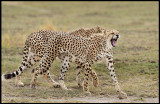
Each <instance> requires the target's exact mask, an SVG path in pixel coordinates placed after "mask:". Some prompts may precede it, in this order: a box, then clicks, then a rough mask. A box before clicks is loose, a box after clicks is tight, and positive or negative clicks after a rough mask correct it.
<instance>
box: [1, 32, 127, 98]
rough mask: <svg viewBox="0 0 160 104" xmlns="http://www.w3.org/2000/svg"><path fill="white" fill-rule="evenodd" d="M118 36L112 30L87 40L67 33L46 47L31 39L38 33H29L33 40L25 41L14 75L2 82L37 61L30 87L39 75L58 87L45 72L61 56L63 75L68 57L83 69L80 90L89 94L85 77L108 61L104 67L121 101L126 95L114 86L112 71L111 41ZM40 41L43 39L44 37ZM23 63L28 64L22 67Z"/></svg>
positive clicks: (52, 39)
mask: <svg viewBox="0 0 160 104" xmlns="http://www.w3.org/2000/svg"><path fill="white" fill-rule="evenodd" d="M40 32H42V31H40ZM118 33H119V32H118V31H116V30H111V31H106V32H103V33H95V34H94V35H93V36H90V37H88V38H85V37H81V36H74V35H71V34H69V33H56V35H54V36H51V37H50V38H48V40H47V41H48V43H47V42H46V41H45V40H43V39H42V37H41V38H39V39H37V40H36V41H39V42H35V38H34V37H36V36H38V35H39V32H38V33H33V34H32V35H30V36H31V37H32V36H33V37H32V38H28V39H27V40H26V44H25V48H24V57H23V62H22V65H21V66H20V67H19V69H18V70H17V71H15V72H13V73H11V74H5V75H4V78H5V79H7V78H12V77H15V76H18V75H19V73H20V74H21V73H22V72H23V70H24V69H25V68H29V67H30V66H32V65H33V64H35V62H38V61H40V59H41V58H42V61H41V62H40V65H39V66H37V67H36V68H35V70H34V77H33V80H32V83H31V86H35V84H36V78H37V75H38V74H43V76H44V78H46V79H47V81H48V82H50V83H51V84H53V86H54V87H59V84H58V83H57V82H56V81H54V80H53V79H51V77H50V74H49V68H50V67H51V64H52V63H53V61H54V60H55V58H56V57H61V55H62V57H63V55H64V54H66V55H65V56H67V58H66V57H65V58H64V60H66V61H65V62H64V63H63V64H64V65H63V66H62V68H63V69H65V70H63V71H64V72H65V71H66V70H67V69H68V68H67V66H66V67H64V66H65V65H68V66H69V62H70V60H71V59H72V57H75V58H76V59H77V60H78V61H77V62H80V67H81V68H83V69H85V71H86V73H85V80H84V84H83V90H84V91H85V92H87V93H89V89H88V80H89V74H92V69H91V65H92V64H93V63H94V62H96V61H99V60H102V59H103V60H104V59H105V60H108V61H106V62H108V65H107V67H108V69H109V71H110V75H111V78H112V79H113V81H114V82H115V87H116V89H117V92H118V93H119V98H125V97H126V94H125V93H123V92H122V91H121V89H120V87H119V85H118V81H117V78H116V75H115V72H114V67H113V54H112V46H113V43H112V42H111V41H112V40H117V39H118V37H119V35H118ZM41 34H42V33H41ZM97 34H98V35H97ZM43 38H46V36H44V37H43ZM42 40H43V41H42ZM46 43H47V44H46ZM33 44H34V45H33ZM32 45H33V47H32ZM43 45H44V46H45V47H44V48H42V46H43ZM35 46H36V47H38V48H39V49H40V50H38V51H37V50H36V49H35ZM27 50H29V51H27ZM26 56H27V57H26ZM26 61H27V62H28V63H25V62H26ZM66 62H68V63H66ZM18 83H20V82H18ZM62 84H63V82H62ZM123 95H124V97H123Z"/></svg>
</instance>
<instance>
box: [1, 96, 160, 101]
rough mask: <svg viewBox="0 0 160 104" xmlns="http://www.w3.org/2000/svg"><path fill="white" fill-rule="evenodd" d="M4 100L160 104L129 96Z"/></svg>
mask: <svg viewBox="0 0 160 104" xmlns="http://www.w3.org/2000/svg"><path fill="white" fill-rule="evenodd" d="M2 98H3V99H4V100H11V101H16V100H21V99H23V100H25V101H30V100H32V101H40V102H57V103H58V102H59V103H62V102H86V103H158V102H159V98H158V97H157V98H137V97H133V96H128V98H127V99H119V98H117V96H109V97H104V96H98V97H97V96H96V97H93V96H90V97H89V96H87V97H73V98H61V99H60V98H55V97H53V98H47V99H42V98H39V99H37V98H34V97H27V96H26V97H15V96H8V95H4V94H3V95H2Z"/></svg>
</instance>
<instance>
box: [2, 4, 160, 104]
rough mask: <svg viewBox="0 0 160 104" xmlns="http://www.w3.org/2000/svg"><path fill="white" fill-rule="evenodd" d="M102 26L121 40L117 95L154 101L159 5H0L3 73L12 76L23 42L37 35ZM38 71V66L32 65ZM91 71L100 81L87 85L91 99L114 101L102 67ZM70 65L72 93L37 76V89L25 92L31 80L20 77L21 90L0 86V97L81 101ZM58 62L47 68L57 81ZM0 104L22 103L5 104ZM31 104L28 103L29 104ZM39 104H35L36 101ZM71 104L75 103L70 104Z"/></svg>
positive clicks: (27, 75) (11, 83) (10, 83)
mask: <svg viewBox="0 0 160 104" xmlns="http://www.w3.org/2000/svg"><path fill="white" fill-rule="evenodd" d="M97 25H99V26H102V27H106V28H109V29H112V28H114V29H117V30H119V31H120V35H121V38H120V39H119V41H118V44H117V47H116V48H114V49H113V50H114V60H115V71H116V74H117V77H118V80H119V83H120V86H121V88H122V90H124V91H125V92H126V93H127V94H128V95H129V96H137V97H142V98H145V97H158V96H159V94H158V91H159V89H158V83H159V75H158V73H159V70H158V69H159V63H158V61H159V58H158V52H159V48H158V46H159V45H158V43H159V40H158V33H159V30H158V2H32V3H31V2H4V1H3V2H2V45H1V46H2V50H1V52H2V60H1V61H2V66H1V68H2V70H1V72H2V73H7V72H12V71H14V70H16V69H17V68H18V66H19V65H20V63H21V61H22V53H23V47H24V43H25V40H26V37H27V36H28V35H29V34H30V33H31V32H34V31H38V30H39V29H47V30H55V31H72V30H75V29H78V28H80V27H86V28H89V27H94V26H97ZM37 65H38V64H37ZM92 68H93V69H94V70H95V71H96V72H97V74H98V77H99V79H100V85H99V86H98V88H94V87H93V86H92V83H90V91H91V93H92V96H99V95H103V96H106V97H107V96H112V95H116V91H115V88H114V83H113V82H112V80H111V78H110V76H109V73H108V70H107V69H106V67H105V64H104V63H101V62H100V63H96V64H94V65H93V66H92ZM75 69H76V66H75V63H74V62H73V63H71V67H70V69H69V71H68V72H67V75H66V77H65V83H66V85H67V86H68V87H69V88H71V89H73V91H63V90H61V89H54V88H52V86H51V85H50V84H48V83H47V82H46V81H45V80H44V79H43V78H42V77H41V76H40V77H39V78H38V86H37V89H30V88H29V83H30V80H31V77H32V75H31V74H30V72H31V69H30V70H26V71H25V73H24V74H23V75H22V81H23V82H24V84H25V85H26V86H25V87H24V88H21V87H15V84H14V79H13V80H8V81H7V82H2V95H7V96H13V97H27V96H30V97H33V98H44V99H48V98H67V97H73V96H77V97H80V96H84V94H83V92H82V89H78V88H77V82H76V80H75V78H76V70H75ZM59 73H60V61H59V60H56V61H55V62H54V63H53V65H52V67H51V75H53V74H54V76H52V77H53V78H54V79H56V80H58V76H59ZM2 102H10V103H14V102H26V100H25V99H24V100H23V99H21V100H17V101H15V100H8V99H6V100H5V99H4V98H3V97H2ZM28 102H33V101H28ZM35 102H39V101H35ZM75 102H76V101H75Z"/></svg>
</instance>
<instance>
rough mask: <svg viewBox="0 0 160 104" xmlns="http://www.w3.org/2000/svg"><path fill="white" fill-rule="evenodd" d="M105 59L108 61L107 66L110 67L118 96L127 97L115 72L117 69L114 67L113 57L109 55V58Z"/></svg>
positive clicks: (120, 97)
mask: <svg viewBox="0 0 160 104" xmlns="http://www.w3.org/2000/svg"><path fill="white" fill-rule="evenodd" d="M105 61H106V66H107V67H108V69H109V72H110V76H111V78H112V80H113V81H114V82H115V88H116V90H117V93H118V95H119V96H118V97H119V99H124V98H127V94H126V93H124V92H123V91H121V89H120V86H119V84H118V81H117V78H116V74H115V71H114V67H113V58H112V57H108V58H106V60H105Z"/></svg>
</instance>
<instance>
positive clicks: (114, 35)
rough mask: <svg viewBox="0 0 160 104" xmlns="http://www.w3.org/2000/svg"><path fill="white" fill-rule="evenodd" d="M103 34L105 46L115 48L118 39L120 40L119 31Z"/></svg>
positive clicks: (109, 31) (108, 31)
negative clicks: (105, 41)
mask: <svg viewBox="0 0 160 104" xmlns="http://www.w3.org/2000/svg"><path fill="white" fill-rule="evenodd" d="M104 33H105V37H106V39H107V44H108V45H110V47H115V46H116V43H117V40H118V38H120V35H119V31H117V30H115V29H113V30H107V31H104Z"/></svg>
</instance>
